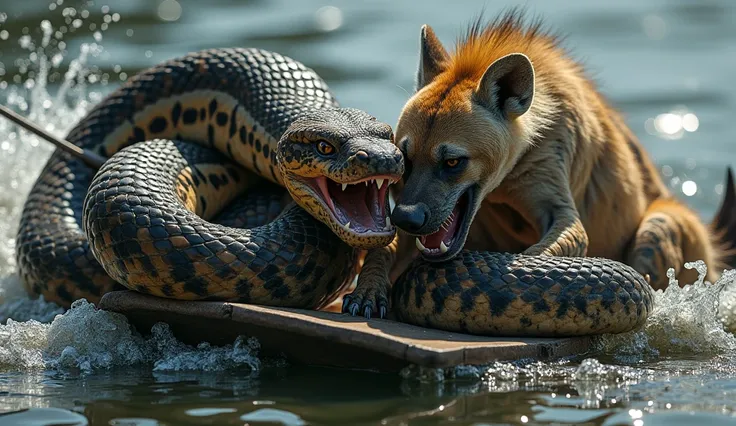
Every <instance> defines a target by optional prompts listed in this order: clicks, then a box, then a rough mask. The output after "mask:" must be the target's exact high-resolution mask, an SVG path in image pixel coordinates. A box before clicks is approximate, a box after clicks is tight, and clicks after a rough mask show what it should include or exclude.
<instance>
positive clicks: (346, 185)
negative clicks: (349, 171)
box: [342, 183, 348, 191]
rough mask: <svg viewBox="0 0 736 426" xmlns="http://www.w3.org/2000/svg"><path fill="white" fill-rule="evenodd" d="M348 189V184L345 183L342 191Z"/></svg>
mask: <svg viewBox="0 0 736 426" xmlns="http://www.w3.org/2000/svg"><path fill="white" fill-rule="evenodd" d="M347 187H348V184H347V183H343V184H342V190H343V191H344V190H345V188H347Z"/></svg>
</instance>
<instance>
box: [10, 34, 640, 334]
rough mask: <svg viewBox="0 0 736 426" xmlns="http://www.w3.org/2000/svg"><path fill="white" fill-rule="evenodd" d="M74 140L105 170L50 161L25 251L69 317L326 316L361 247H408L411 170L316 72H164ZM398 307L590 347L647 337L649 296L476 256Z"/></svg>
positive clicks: (588, 275) (431, 276)
mask: <svg viewBox="0 0 736 426" xmlns="http://www.w3.org/2000/svg"><path fill="white" fill-rule="evenodd" d="M67 139H68V140H69V141H71V142H72V143H74V144H76V145H78V146H81V147H83V148H86V149H90V150H92V151H93V152H96V153H97V154H99V155H102V156H105V157H109V159H108V160H107V161H106V162H105V164H104V165H103V166H102V167H101V168H100V170H99V171H94V170H93V169H91V168H89V167H88V166H86V165H84V164H83V163H82V162H81V161H80V160H78V159H75V158H72V157H71V156H70V155H69V154H67V153H64V152H61V151H56V152H55V153H54V154H52V156H51V158H50V159H49V160H48V162H47V164H46V166H45V168H44V169H43V171H42V172H41V175H40V176H39V178H38V180H37V181H36V183H35V185H34V187H33V188H32V190H31V192H30V194H29V196H28V199H27V201H26V204H25V207H24V210H23V213H22V217H21V223H20V227H19V231H18V237H17V245H16V250H17V261H18V268H19V271H20V275H21V278H22V280H23V282H24V284H25V286H26V289H27V291H28V292H29V293H30V294H33V295H39V294H40V295H43V296H44V297H45V299H46V300H49V301H54V302H56V303H59V304H61V305H65V306H69V305H70V304H71V302H72V301H74V300H76V299H79V298H87V299H88V300H90V301H97V300H99V299H100V297H101V296H102V295H104V294H105V293H107V292H109V291H111V290H114V289H119V288H128V289H131V290H135V291H138V292H141V293H146V294H151V295H155V296H160V297H168V298H175V299H184V300H225V301H238V302H247V303H254V304H262V305H270V306H286V307H298V308H307V309H316V308H319V307H322V306H324V305H326V304H327V303H329V302H330V301H331V300H333V299H335V298H336V297H337V296H338V295H339V294H340V293H341V292H342V291H343V290H344V289H345V288H346V286H347V285H349V284H350V282H352V280H353V278H354V276H355V274H356V273H357V268H358V267H357V264H358V260H357V259H358V252H359V251H360V250H365V249H371V248H379V247H383V246H386V245H388V244H389V243H390V242H391V241H393V240H394V236H395V228H394V227H393V226H392V225H391V224H390V222H389V221H388V220H387V218H388V215H389V212H388V201H387V197H388V184H390V183H391V182H394V181H397V180H398V179H400V177H401V175H402V173H403V167H404V165H403V157H402V155H401V153H400V151H399V150H398V148H396V147H395V145H394V144H393V134H392V132H391V128H390V126H388V125H386V124H384V123H381V122H379V121H377V120H375V118H373V117H371V116H370V115H368V114H366V113H364V112H362V111H359V110H355V109H351V108H341V107H340V106H339V105H338V103H337V101H336V100H335V98H334V96H333V95H332V93H331V92H330V90H329V88H328V87H327V85H326V83H325V82H324V81H323V80H322V79H321V78H320V77H319V76H317V74H316V73H315V72H314V71H313V70H311V69H309V68H307V67H305V66H304V65H303V64H301V63H299V62H297V61H295V60H293V59H290V58H288V57H285V56H283V55H280V54H278V53H274V52H269V51H265V50H260V49H244V48H243V49H241V48H233V49H210V50H205V51H200V52H195V53H190V54H188V55H185V56H182V57H180V58H176V59H172V60H170V61H167V62H164V63H162V64H160V65H158V66H155V67H153V68H150V69H148V70H145V71H142V72H141V73H139V74H137V75H135V76H134V77H131V78H130V79H129V80H128V81H127V82H126V83H125V84H123V85H122V86H121V87H120V88H118V89H117V90H115V91H113V92H112V93H111V94H110V95H108V96H107V97H106V98H105V99H104V100H103V101H101V102H100V103H99V104H98V105H96V106H95V107H94V108H93V109H92V111H90V113H89V114H88V115H87V116H86V117H85V118H84V119H83V120H82V121H81V122H80V123H78V124H77V125H76V126H75V127H74V128H73V129H72V130H71V131H70V132H69V134H68V137H67ZM284 189H286V190H284ZM285 195H289V196H290V197H287V198H286V199H285V198H284V196H285ZM289 199H290V200H293V201H294V202H295V204H296V205H294V204H290V205H288V206H286V207H284V205H285V203H288V201H289ZM284 200H286V201H284ZM391 304H392V311H393V312H394V313H395V314H396V316H397V318H399V319H401V320H404V321H406V322H410V323H414V324H418V325H425V326H429V327H435V328H440V329H446V330H454V331H464V332H470V333H476V334H501V335H504V334H507V335H508V334H511V335H580V334H592V333H602V332H620V331H626V330H629V329H632V328H634V327H637V326H639V325H641V324H642V323H643V321H644V320H645V319H646V317H647V315H648V313H649V312H650V311H651V308H652V294H651V290H650V289H649V287H648V285H647V284H646V282H644V280H643V279H642V278H641V277H640V276H637V274H636V273H634V272H633V271H630V270H629V269H627V268H626V267H625V266H624V265H621V264H619V263H618V262H612V261H607V260H603V259H565V258H544V257H528V256H521V255H509V254H503V253H475V252H467V251H464V252H462V254H461V255H460V256H459V257H457V258H456V259H453V260H451V261H448V262H444V263H441V264H431V263H423V262H418V263H415V264H414V265H413V266H412V267H411V268H410V269H409V270H408V271H407V272H406V273H405V274H404V275H403V276H402V277H400V279H399V280H398V282H397V283H396V284H395V285H394V287H393V298H392V302H391Z"/></svg>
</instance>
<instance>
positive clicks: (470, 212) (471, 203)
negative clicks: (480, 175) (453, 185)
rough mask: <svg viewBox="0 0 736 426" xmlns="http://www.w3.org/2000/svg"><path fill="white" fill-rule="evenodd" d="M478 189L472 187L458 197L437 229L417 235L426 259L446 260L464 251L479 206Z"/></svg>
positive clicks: (418, 246) (421, 252) (434, 260)
mask: <svg viewBox="0 0 736 426" xmlns="http://www.w3.org/2000/svg"><path fill="white" fill-rule="evenodd" d="M476 191H477V189H476V188H475V187H470V188H468V189H467V190H466V191H465V193H463V194H462V195H461V196H460V197H459V198H458V201H457V203H455V208H453V210H452V213H450V215H449V216H447V218H446V219H445V221H444V222H443V223H442V225H440V227H439V229H438V230H437V231H435V232H433V233H432V234H428V235H422V236H419V237H417V239H416V246H417V249H418V250H419V252H420V254H421V256H422V258H423V259H424V260H426V261H428V262H444V261H446V260H450V259H452V258H453V257H455V256H457V255H458V253H460V251H462V249H463V247H464V246H465V241H466V240H467V238H468V231H469V230H470V224H471V223H472V222H473V218H474V217H475V213H476V212H477V211H478V207H479V203H477V196H476V195H477V194H476Z"/></svg>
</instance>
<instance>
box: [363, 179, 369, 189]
mask: <svg viewBox="0 0 736 426" xmlns="http://www.w3.org/2000/svg"><path fill="white" fill-rule="evenodd" d="M369 180H370V179H369ZM363 182H365V186H366V187H367V186H368V181H367V180H365V181H363Z"/></svg>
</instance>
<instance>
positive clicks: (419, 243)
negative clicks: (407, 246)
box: [417, 238, 427, 251]
mask: <svg viewBox="0 0 736 426" xmlns="http://www.w3.org/2000/svg"><path fill="white" fill-rule="evenodd" d="M417 248H418V249H419V251H426V250H427V247H424V244H422V242H421V241H419V238H417Z"/></svg>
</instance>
